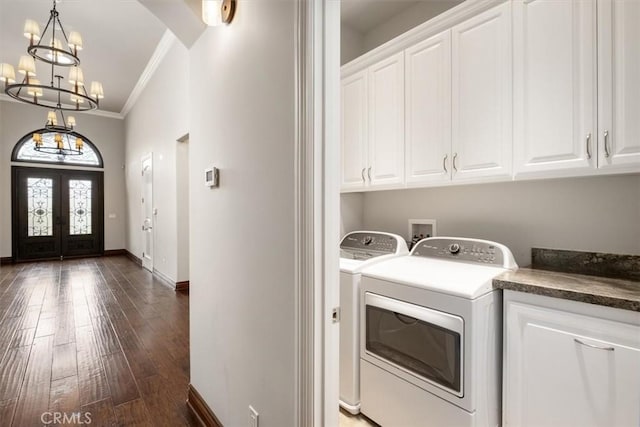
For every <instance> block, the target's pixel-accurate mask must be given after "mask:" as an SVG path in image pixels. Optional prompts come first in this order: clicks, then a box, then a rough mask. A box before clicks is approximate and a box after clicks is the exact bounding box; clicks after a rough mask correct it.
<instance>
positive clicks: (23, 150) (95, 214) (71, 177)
mask: <svg viewBox="0 0 640 427" xmlns="http://www.w3.org/2000/svg"><path fill="white" fill-rule="evenodd" d="M34 133H37V134H40V135H41V138H42V140H41V142H40V144H39V147H36V144H34V141H33V140H32V135H33V134H34ZM55 135H56V133H55V132H50V131H48V130H46V129H41V130H36V131H34V132H31V133H29V134H28V135H25V136H24V137H23V138H21V139H20V141H18V143H17V144H16V146H15V147H14V149H13V153H12V156H11V161H12V163H13V164H12V186H11V187H12V224H13V227H12V243H13V253H12V257H13V260H14V261H25V260H37V259H62V258H65V257H79V256H92V255H102V254H103V253H104V193H103V191H104V180H103V174H104V173H103V171H102V167H103V160H102V156H101V155H100V152H99V151H98V149H97V148H96V147H95V145H93V144H92V143H91V142H90V141H89V140H88V139H87V138H86V137H84V136H82V135H80V134H78V133H76V132H72V133H70V134H66V135H64V136H63V137H64V138H67V139H71V140H72V141H67V142H71V144H70V145H71V146H75V145H76V141H77V140H78V139H81V141H82V150H81V151H82V154H74V155H70V154H64V153H62V152H61V151H59V150H56V147H57V143H56V141H55ZM43 148H44V149H43ZM20 163H23V164H24V166H22V165H19V164H20Z"/></svg>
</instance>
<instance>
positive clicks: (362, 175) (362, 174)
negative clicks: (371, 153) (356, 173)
mask: <svg viewBox="0 0 640 427" xmlns="http://www.w3.org/2000/svg"><path fill="white" fill-rule="evenodd" d="M365 169H366V168H362V172H360V176H361V177H362V183H363V184H364V182H365V181H364V170H365Z"/></svg>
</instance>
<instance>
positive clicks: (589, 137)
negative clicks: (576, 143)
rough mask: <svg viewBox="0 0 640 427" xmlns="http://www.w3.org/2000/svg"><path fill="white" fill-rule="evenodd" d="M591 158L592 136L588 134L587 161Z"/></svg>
mask: <svg viewBox="0 0 640 427" xmlns="http://www.w3.org/2000/svg"><path fill="white" fill-rule="evenodd" d="M590 158H591V134H590V133H589V134H587V159H590Z"/></svg>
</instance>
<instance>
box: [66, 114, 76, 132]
mask: <svg viewBox="0 0 640 427" xmlns="http://www.w3.org/2000/svg"><path fill="white" fill-rule="evenodd" d="M75 125H76V118H75V117H73V116H69V118H68V119H67V126H68V127H70V128H71V129H73V127H74V126H75Z"/></svg>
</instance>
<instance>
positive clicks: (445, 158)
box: [442, 154, 449, 173]
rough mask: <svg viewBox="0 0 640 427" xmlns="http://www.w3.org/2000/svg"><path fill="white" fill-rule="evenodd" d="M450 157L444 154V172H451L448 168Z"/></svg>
mask: <svg viewBox="0 0 640 427" xmlns="http://www.w3.org/2000/svg"><path fill="white" fill-rule="evenodd" d="M448 158H449V155H448V154H445V155H444V159H442V168H443V169H444V173H449V171H448V170H447V159H448Z"/></svg>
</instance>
